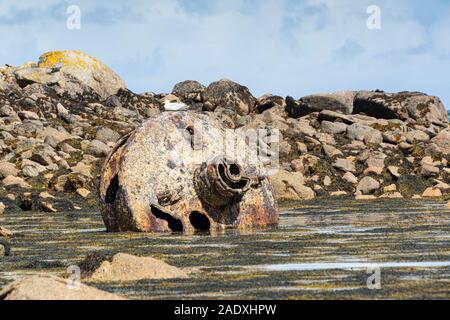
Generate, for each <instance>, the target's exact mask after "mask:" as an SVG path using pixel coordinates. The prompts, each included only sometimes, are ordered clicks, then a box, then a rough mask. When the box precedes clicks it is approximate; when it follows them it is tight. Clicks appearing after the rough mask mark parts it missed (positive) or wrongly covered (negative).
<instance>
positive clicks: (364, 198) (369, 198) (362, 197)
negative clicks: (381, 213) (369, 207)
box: [355, 195, 377, 200]
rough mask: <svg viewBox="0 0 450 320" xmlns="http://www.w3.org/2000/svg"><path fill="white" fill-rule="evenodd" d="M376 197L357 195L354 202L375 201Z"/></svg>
mask: <svg viewBox="0 0 450 320" xmlns="http://www.w3.org/2000/svg"><path fill="white" fill-rule="evenodd" d="M376 199H377V197H375V196H374V195H357V196H356V197H355V200H376Z"/></svg>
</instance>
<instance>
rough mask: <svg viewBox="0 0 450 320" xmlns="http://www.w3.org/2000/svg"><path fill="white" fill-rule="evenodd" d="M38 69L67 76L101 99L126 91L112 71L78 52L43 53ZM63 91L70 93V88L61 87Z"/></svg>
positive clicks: (121, 81)
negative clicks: (51, 70)
mask: <svg viewBox="0 0 450 320" xmlns="http://www.w3.org/2000/svg"><path fill="white" fill-rule="evenodd" d="M38 67H39V68H46V69H53V70H57V71H56V72H54V74H56V75H60V74H61V75H62V76H63V77H64V78H66V77H67V75H69V76H70V77H72V78H75V79H76V80H77V81H79V83H81V84H82V85H84V86H86V87H88V88H90V89H92V90H93V91H94V92H95V93H97V94H98V95H99V96H100V97H101V98H103V99H106V98H108V97H109V96H112V95H114V94H116V93H117V92H118V91H119V90H120V89H126V87H125V83H124V81H123V80H122V79H121V78H120V77H119V76H118V75H117V74H116V73H115V72H114V71H112V70H111V69H110V68H108V67H107V66H106V65H105V64H103V63H102V62H100V61H99V60H97V59H96V58H93V57H91V56H89V55H87V54H84V53H82V52H79V51H71V50H67V51H54V52H48V53H45V54H43V55H42V56H40V57H39V63H38ZM36 82H39V81H36ZM60 82H61V81H60ZM60 82H59V84H60V85H61V83H60ZM39 83H41V82H39ZM63 89H67V90H69V91H70V89H71V88H70V86H67V87H66V86H64V85H63Z"/></svg>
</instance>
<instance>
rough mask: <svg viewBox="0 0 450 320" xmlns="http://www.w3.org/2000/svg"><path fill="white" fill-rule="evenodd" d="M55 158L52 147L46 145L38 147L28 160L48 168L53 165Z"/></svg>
mask: <svg viewBox="0 0 450 320" xmlns="http://www.w3.org/2000/svg"><path fill="white" fill-rule="evenodd" d="M55 156H56V153H55V151H54V150H53V148H52V147H50V146H47V145H39V146H37V147H36V148H35V149H34V150H33V154H32V156H31V158H30V160H32V161H35V162H37V163H39V164H41V165H43V166H48V165H51V164H53V160H54V157H55Z"/></svg>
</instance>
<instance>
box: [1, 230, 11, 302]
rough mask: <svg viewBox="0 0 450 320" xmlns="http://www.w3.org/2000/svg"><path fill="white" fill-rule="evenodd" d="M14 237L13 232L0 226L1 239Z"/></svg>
mask: <svg viewBox="0 0 450 320" xmlns="http://www.w3.org/2000/svg"><path fill="white" fill-rule="evenodd" d="M13 235H14V233H13V232H12V231H10V230H8V229H6V228H3V227H2V226H0V237H4V238H11V237H12V236H13ZM0 297H1V296H0Z"/></svg>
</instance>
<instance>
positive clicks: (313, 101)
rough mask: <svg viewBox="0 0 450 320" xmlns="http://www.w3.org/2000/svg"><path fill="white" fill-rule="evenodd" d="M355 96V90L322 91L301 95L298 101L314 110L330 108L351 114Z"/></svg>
mask: <svg viewBox="0 0 450 320" xmlns="http://www.w3.org/2000/svg"><path fill="white" fill-rule="evenodd" d="M355 96H356V92H355V91H342V92H335V93H322V94H313V95H310V96H306V97H302V98H301V99H300V102H301V103H303V104H304V105H306V107H307V108H309V109H312V110H314V111H321V110H331V111H337V112H341V113H343V114H352V113H353V100H354V98H355Z"/></svg>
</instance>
